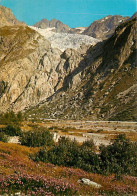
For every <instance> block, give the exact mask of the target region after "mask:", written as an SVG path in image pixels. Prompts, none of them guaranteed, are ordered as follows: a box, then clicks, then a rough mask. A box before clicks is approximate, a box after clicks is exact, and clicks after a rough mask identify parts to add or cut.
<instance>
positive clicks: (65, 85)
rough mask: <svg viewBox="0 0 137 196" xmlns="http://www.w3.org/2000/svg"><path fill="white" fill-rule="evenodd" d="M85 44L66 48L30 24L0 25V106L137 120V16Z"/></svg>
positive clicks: (78, 116) (51, 113)
mask: <svg viewBox="0 0 137 196" xmlns="http://www.w3.org/2000/svg"><path fill="white" fill-rule="evenodd" d="M82 47H83V48H81V49H79V50H74V49H67V50H65V51H64V52H61V51H60V50H59V49H53V48H52V47H51V45H50V43H49V42H48V41H47V40H46V39H45V38H44V37H43V36H41V35H40V34H39V33H38V32H36V31H35V30H33V29H30V28H29V27H25V26H11V27H2V28H0V110H1V112H3V111H7V110H9V109H11V110H14V111H20V110H26V113H27V114H28V115H30V114H31V115H32V114H35V116H38V117H40V118H42V117H43V118H45V117H49V118H71V119H82V118H85V119H100V118H102V119H117V118H118V119H121V120H136V119H137V117H136V114H137V112H136V97H137V95H136V92H137V91H136V86H137V85H136V84H137V83H136V78H137V77H136V64H135V59H136V53H135V51H136V20H135V19H133V20H130V21H127V22H126V23H124V24H122V25H120V26H119V27H118V28H117V29H116V31H115V34H114V35H113V36H112V37H111V38H109V39H108V40H106V41H103V42H100V43H98V44H96V45H95V46H91V47H90V48H89V49H88V50H87V47H85V46H84V45H83V46H82ZM28 109H29V110H28Z"/></svg>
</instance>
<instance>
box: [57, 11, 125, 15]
mask: <svg viewBox="0 0 137 196" xmlns="http://www.w3.org/2000/svg"><path fill="white" fill-rule="evenodd" d="M56 14H79V15H93V16H106V15H111V14H110V13H109V14H108V13H106V14H103V13H102V14H93V13H75V12H56ZM122 16H127V15H123V14H122Z"/></svg>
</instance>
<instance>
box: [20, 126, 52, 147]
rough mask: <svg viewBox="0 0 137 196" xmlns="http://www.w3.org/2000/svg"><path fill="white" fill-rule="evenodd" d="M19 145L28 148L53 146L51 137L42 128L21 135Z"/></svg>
mask: <svg viewBox="0 0 137 196" xmlns="http://www.w3.org/2000/svg"><path fill="white" fill-rule="evenodd" d="M19 141H20V143H21V144H22V145H25V146H30V147H40V146H44V145H45V146H52V145H53V144H54V141H53V135H52V134H51V133H50V132H49V131H48V130H47V129H44V128H35V129H34V130H33V131H28V132H24V133H22V135H21V136H20V139H19Z"/></svg>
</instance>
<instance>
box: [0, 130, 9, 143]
mask: <svg viewBox="0 0 137 196" xmlns="http://www.w3.org/2000/svg"><path fill="white" fill-rule="evenodd" d="M0 141H1V142H8V136H7V135H5V134H4V133H2V132H0Z"/></svg>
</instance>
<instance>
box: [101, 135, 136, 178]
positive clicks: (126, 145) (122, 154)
mask: <svg viewBox="0 0 137 196" xmlns="http://www.w3.org/2000/svg"><path fill="white" fill-rule="evenodd" d="M136 152H137V142H135V143H132V142H130V141H129V140H128V139H127V138H126V136H125V135H124V134H121V135H119V136H118V137H117V138H116V139H115V140H114V142H113V144H111V145H108V146H103V145H102V146H100V160H101V164H100V167H101V168H102V172H103V173H105V174H106V173H115V174H116V175H118V176H119V175H121V174H130V175H137V173H136V172H137V169H136V168H137V154H136Z"/></svg>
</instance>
